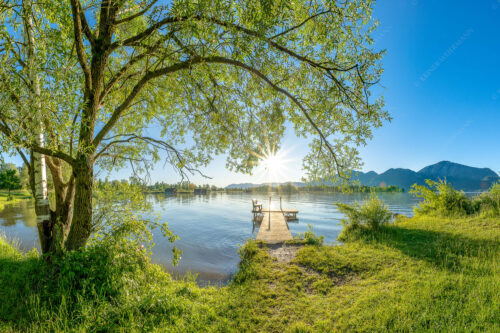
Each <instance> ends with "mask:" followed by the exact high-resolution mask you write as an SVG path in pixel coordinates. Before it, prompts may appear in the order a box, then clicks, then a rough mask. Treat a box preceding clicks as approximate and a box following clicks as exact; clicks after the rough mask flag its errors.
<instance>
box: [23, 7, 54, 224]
mask: <svg viewBox="0 0 500 333" xmlns="http://www.w3.org/2000/svg"><path fill="white" fill-rule="evenodd" d="M23 11H24V20H25V25H24V27H25V29H24V30H25V43H26V66H27V67H28V68H27V70H28V78H29V81H30V83H31V85H32V87H31V89H30V93H31V96H30V97H31V100H32V103H31V105H32V107H33V110H32V112H33V115H34V118H35V119H36V118H39V117H40V111H41V110H40V109H41V101H40V79H39V77H38V74H37V70H36V67H35V66H36V59H35V56H36V54H35V37H34V26H33V1H32V0H24V1H23ZM38 130H39V131H38V133H36V134H35V138H34V140H35V142H36V144H37V145H38V146H40V147H43V146H44V145H45V141H44V135H43V127H42V124H41V123H40V126H39V127H38ZM33 167H34V168H33V172H34V178H35V193H34V196H35V211H36V214H37V224H38V227H39V231H40V227H42V226H41V225H40V224H43V221H48V220H49V219H50V208H49V200H48V193H47V169H46V166H45V155H43V154H40V153H36V152H33Z"/></svg>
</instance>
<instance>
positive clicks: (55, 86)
mask: <svg viewBox="0 0 500 333" xmlns="http://www.w3.org/2000/svg"><path fill="white" fill-rule="evenodd" d="M26 1H27V0H25V1H21V0H17V1H15V0H12V1H4V3H5V4H4V5H3V6H2V14H1V15H2V16H1V19H2V22H3V25H4V29H3V30H2V32H1V35H0V36H1V37H0V43H1V46H0V56H1V57H2V70H1V74H2V76H3V80H4V81H3V82H4V84H3V87H2V89H1V93H2V94H3V99H2V105H1V113H0V132H1V133H2V138H1V140H2V142H3V143H4V145H5V146H6V147H9V148H11V149H13V150H17V152H18V153H20V154H23V155H25V161H26V162H27V163H28V164H29V158H28V157H26V155H29V156H32V155H35V156H36V154H43V155H44V156H47V157H48V159H47V161H48V162H47V163H48V166H49V169H50V170H51V173H52V176H53V178H54V175H55V176H56V177H55V179H54V188H55V192H56V197H59V200H57V202H56V207H55V209H54V211H53V212H52V219H51V221H50V222H47V223H46V228H45V229H44V230H45V231H44V232H45V235H44V237H45V238H46V239H47V240H46V242H49V243H50V242H54V241H55V240H57V242H60V243H61V244H62V245H63V246H64V247H65V248H67V249H76V248H79V247H81V246H84V245H85V244H86V242H87V240H88V238H89V236H90V234H91V233H92V228H93V221H92V193H93V182H94V168H95V167H96V165H98V166H99V167H100V168H119V167H122V166H123V165H124V164H125V163H131V164H132V166H133V167H134V169H135V168H140V166H141V164H142V167H143V168H144V167H147V166H148V165H149V163H152V162H156V161H158V160H159V159H160V158H162V157H165V158H166V159H167V160H168V162H170V163H171V165H173V166H174V167H175V168H177V169H178V171H179V172H181V173H188V172H195V171H196V169H197V167H199V166H201V165H204V164H206V163H208V161H209V160H210V158H211V157H212V156H213V155H214V154H218V153H223V152H227V153H228V164H227V165H228V167H229V168H230V169H233V170H238V171H243V172H250V171H251V170H252V168H253V167H254V166H255V165H256V163H257V161H258V159H259V156H261V155H262V152H263V151H264V150H266V149H267V150H269V149H270V150H273V149H274V148H266V147H277V146H279V144H280V139H281V137H282V135H283V132H284V128H285V126H287V125H289V126H293V127H294V129H295V132H296V134H297V135H299V136H302V137H309V136H310V135H314V136H315V139H314V140H313V141H312V143H311V153H310V154H309V155H308V156H307V157H306V158H305V160H304V166H305V169H306V171H307V173H308V175H309V176H310V177H311V178H320V177H325V176H333V175H337V176H338V175H340V176H341V177H340V178H343V177H344V176H345V175H346V174H347V173H348V172H349V170H352V168H354V167H356V166H359V159H358V157H357V151H356V147H357V146H359V145H362V144H364V143H365V141H366V139H368V138H370V137H371V134H372V132H371V129H372V128H373V127H378V126H381V124H382V121H383V120H385V119H388V118H389V116H388V114H387V113H386V112H385V111H384V110H383V101H382V99H381V98H376V99H375V98H373V97H371V87H372V86H373V85H374V84H376V83H377V82H378V80H379V78H380V75H381V73H382V68H381V64H380V60H381V57H382V52H379V51H376V50H374V49H373V46H372V44H373V41H372V39H371V37H370V36H371V34H372V32H373V30H374V28H375V26H376V23H375V22H374V21H373V19H372V17H371V13H372V5H373V4H372V2H371V1H365V0H353V1H293V2H291V1H288V0H283V1H223V0H213V1H208V0H206V1H205V0H199V1H171V2H167V4H164V2H161V1H157V0H150V1H139V0H136V1H133V0H102V1H97V0H94V1H84V2H82V1H79V0H70V1H67V2H66V1H64V2H60V1H45V2H39V3H36V4H35V5H33V6H31V3H30V8H32V9H30V10H29V11H26V10H25V11H23V10H22V9H23V2H24V5H26ZM24 8H26V7H24ZM27 12H28V13H32V14H31V15H33V22H34V29H33V37H34V41H35V43H33V44H34V50H33V57H32V58H31V59H35V60H36V65H34V66H29V65H28V62H27V59H29V57H28V56H27V55H28V54H29V52H26V51H24V50H25V49H26V47H27V43H24V42H23V40H24V39H23V36H26V35H25V33H23V32H22V29H19V27H22V22H25V21H26V15H27ZM30 71H34V72H30ZM30 73H31V76H30ZM34 74H36V76H35V75H34ZM33 77H36V78H37V79H38V80H39V81H40V92H39V93H36V91H33V84H32V81H33V79H30V78H33ZM24 99H27V100H28V102H29V103H23V100H24ZM40 134H42V135H44V137H42V138H43V139H44V140H41V139H37V137H38V136H39V135H40ZM65 168H66V169H67V170H70V173H69V175H68V176H64V172H63V171H64V169H65ZM32 169H33V170H35V171H36V168H32ZM71 209H73V214H71ZM55 231H62V232H60V233H59V234H60V235H61V237H57V238H54V234H55ZM43 248H44V249H46V251H50V249H53V248H54V246H50V244H49V246H44V247H43Z"/></svg>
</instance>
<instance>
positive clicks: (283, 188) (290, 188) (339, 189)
mask: <svg viewBox="0 0 500 333" xmlns="http://www.w3.org/2000/svg"><path fill="white" fill-rule="evenodd" d="M346 191H348V192H355V193H363V192H368V193H369V192H391V193H393V192H404V191H405V190H404V189H403V188H400V187H398V186H395V185H389V186H384V187H380V186H365V185H349V186H328V185H306V186H300V187H298V186H295V185H293V184H283V185H280V186H269V185H261V186H257V187H250V188H230V189H226V192H245V193H265V192H281V193H301V192H305V193H307V192H325V193H343V192H346Z"/></svg>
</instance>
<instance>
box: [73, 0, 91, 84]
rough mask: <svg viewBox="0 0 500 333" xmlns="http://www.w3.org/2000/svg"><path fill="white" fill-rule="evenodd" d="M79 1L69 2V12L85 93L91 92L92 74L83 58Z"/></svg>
mask: <svg viewBox="0 0 500 333" xmlns="http://www.w3.org/2000/svg"><path fill="white" fill-rule="evenodd" d="M80 10H81V5H80V1H79V0H71V11H72V13H73V30H74V34H75V47H76V54H77V56H78V61H79V62H80V66H81V67H82V70H83V74H84V75H85V89H86V91H87V92H90V91H91V90H92V74H91V71H90V67H89V64H88V62H87V58H86V57H85V45H84V44H83V39H82V20H81V19H82V13H81V11H80Z"/></svg>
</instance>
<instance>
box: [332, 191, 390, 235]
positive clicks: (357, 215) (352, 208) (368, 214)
mask: <svg viewBox="0 0 500 333" xmlns="http://www.w3.org/2000/svg"><path fill="white" fill-rule="evenodd" d="M335 205H336V206H337V209H338V210H339V211H340V212H341V213H343V214H344V215H345V216H346V218H344V219H342V224H343V225H344V231H343V234H344V235H345V234H348V233H349V232H351V231H353V230H356V229H360V228H365V229H368V230H377V229H379V228H380V227H381V226H382V225H384V224H386V223H388V222H389V221H390V220H391V218H392V214H391V212H389V209H387V206H386V205H385V203H384V202H383V201H381V200H380V199H379V198H378V197H377V196H376V195H375V194H373V193H372V194H371V195H370V198H369V199H366V200H364V201H363V202H362V203H359V202H355V203H354V204H352V205H349V204H346V203H341V202H339V203H336V204H335ZM340 238H342V237H340Z"/></svg>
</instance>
